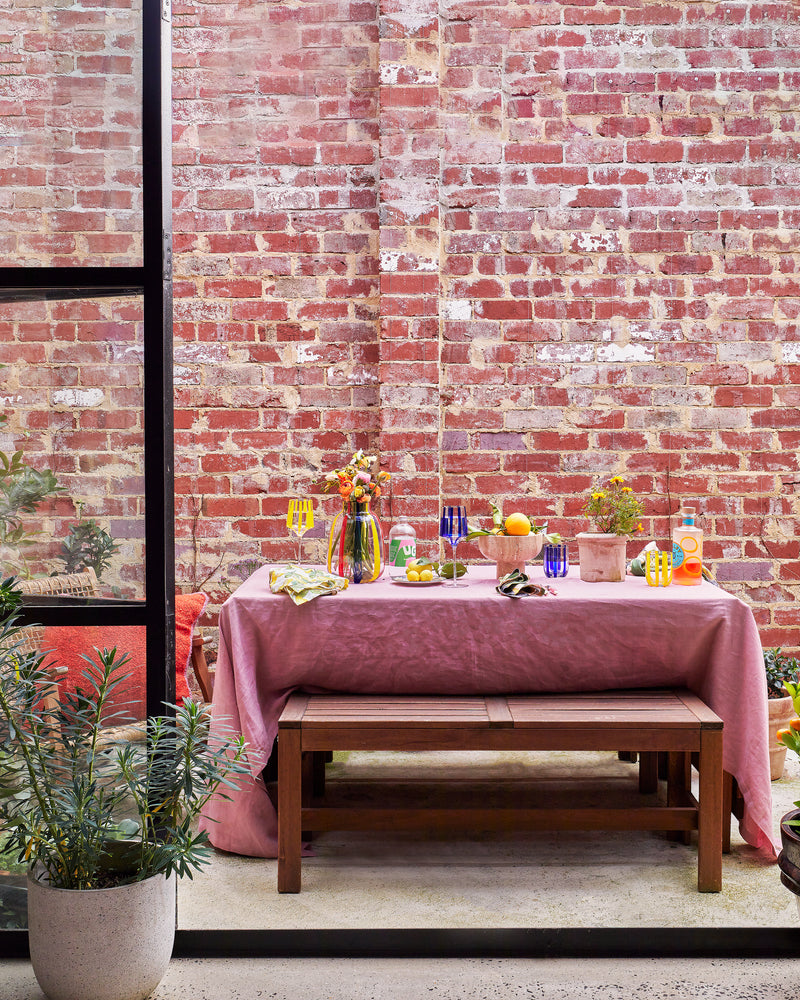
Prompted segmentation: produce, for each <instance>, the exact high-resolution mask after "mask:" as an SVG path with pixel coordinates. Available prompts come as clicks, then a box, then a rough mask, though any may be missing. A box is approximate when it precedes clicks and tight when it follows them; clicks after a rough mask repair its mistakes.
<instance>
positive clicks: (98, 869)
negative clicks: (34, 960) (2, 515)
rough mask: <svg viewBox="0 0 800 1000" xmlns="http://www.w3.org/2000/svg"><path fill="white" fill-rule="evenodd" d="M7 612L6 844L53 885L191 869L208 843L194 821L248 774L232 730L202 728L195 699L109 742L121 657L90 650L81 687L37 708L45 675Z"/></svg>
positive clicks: (3, 714)
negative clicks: (130, 737) (143, 729)
mask: <svg viewBox="0 0 800 1000" xmlns="http://www.w3.org/2000/svg"><path fill="white" fill-rule="evenodd" d="M20 631H21V629H20V627H19V626H18V625H17V624H16V622H15V619H14V618H13V617H12V618H9V619H6V620H5V621H3V622H2V623H0V825H2V827H3V829H4V831H5V833H6V836H7V840H6V848H8V847H9V846H11V847H13V848H14V850H15V851H16V852H17V858H18V860H19V861H24V862H25V863H26V864H27V865H28V866H30V867H31V868H32V869H36V870H37V871H42V870H43V871H44V873H45V875H46V877H47V879H48V880H49V882H50V885H52V886H54V887H56V888H61V889H96V888H105V887H108V886H112V885H123V884H126V883H129V882H136V881H141V880H143V879H145V878H148V877H150V876H152V875H156V874H159V873H162V874H164V875H169V874H171V873H172V872H176V873H177V874H178V875H179V876H184V875H186V876H189V877H191V875H192V871H193V870H197V869H199V868H201V867H202V866H203V865H204V864H206V863H207V861H208V858H209V855H210V848H209V845H208V835H207V834H206V833H205V831H202V832H197V830H196V822H195V821H196V819H197V817H198V816H199V814H200V812H201V810H202V809H203V807H204V806H205V804H206V803H207V802H208V800H209V799H210V798H211V796H212V795H214V794H215V793H219V794H225V793H224V790H223V789H224V786H232V785H233V784H234V783H235V781H236V778H237V776H238V775H242V774H244V773H246V771H247V766H246V755H245V745H244V743H243V741H242V738H241V737H240V736H239V737H229V736H227V735H225V734H220V733H218V732H215V733H213V734H212V733H211V732H210V716H209V713H208V712H207V710H206V709H204V708H203V706H201V705H199V704H196V703H193V702H187V704H186V705H184V706H183V707H177V706H173V708H174V709H175V714H174V717H173V716H159V717H155V718H150V719H149V720H148V722H147V735H146V740H145V741H144V742H143V743H141V744H136V743H129V742H127V741H123V740H122V739H121V738H118V739H117V740H116V741H114V740H113V739H109V736H108V733H109V730H108V729H107V728H106V726H107V725H108V724H109V723H113V722H114V715H113V712H111V714H109V713H110V701H111V695H112V693H113V692H114V690H115V689H116V688H117V687H118V685H119V684H120V683H122V681H124V680H125V677H126V674H125V672H124V666H125V663H126V662H127V659H128V658H127V656H119V655H118V654H117V650H116V649H112V650H107V649H103V650H97V649H95V651H94V653H95V657H94V659H92V658H90V657H88V656H87V657H85V659H86V662H87V668H86V670H85V671H84V673H83V675H82V678H83V687H82V689H81V690H79V691H78V692H77V693H75V694H69V693H63V694H62V697H61V698H60V700H58V701H57V704H56V707H55V708H53V709H45V708H43V705H44V703H45V700H46V698H47V695H48V694H50V693H52V689H53V685H54V683H55V682H54V680H53V675H52V673H51V671H50V670H49V669H45V668H44V667H43V657H42V656H40V655H38V654H36V653H30V654H28V653H23V652H21V651H20V645H19V633H20Z"/></svg>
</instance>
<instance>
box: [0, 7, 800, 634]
mask: <svg viewBox="0 0 800 1000" xmlns="http://www.w3.org/2000/svg"><path fill="white" fill-rule="evenodd" d="M14 10H15V11H16V10H24V11H25V15H24V16H25V22H24V24H22V26H21V27H20V28H19V30H18V31H17V30H14V31H12V30H11V28H10V27H9V28H8V30H7V31H6V32H5V34H2V35H1V36H0V60H1V61H2V64H3V66H4V67H5V68H6V70H8V75H7V80H8V81H9V88H10V89H8V91H7V93H4V94H3V95H1V96H0V101H2V102H3V103H2V105H1V106H0V122H2V126H3V129H4V132H3V134H4V136H6V137H7V138H8V137H9V136H12V137H13V136H15V135H18V134H19V135H22V134H30V135H32V136H34V137H35V141H33V140H32V141H30V142H25V143H23V142H6V143H4V144H3V145H2V147H0V149H1V150H2V151H1V152H0V170H2V171H4V173H2V174H1V175H0V176H2V178H3V184H2V186H0V213H2V222H3V225H2V232H0V245H2V247H3V253H4V256H5V259H6V260H7V261H8V262H11V263H24V262H26V261H30V260H31V259H35V260H37V261H40V262H42V263H45V264H46V263H60V262H63V260H64V259H65V258H66V259H71V260H74V261H75V262H87V261H91V262H100V261H106V262H116V263H130V262H136V261H137V259H138V256H137V255H138V253H139V242H140V241H139V236H138V232H139V227H138V225H137V220H138V215H137V211H138V203H137V197H136V195H135V188H136V182H135V178H136V176H137V173H136V171H137V169H138V151H137V145H136V143H135V142H134V141H131V136H132V134H134V133H135V129H136V119H135V116H134V117H131V115H132V114H133V112H132V111H131V108H132V107H134V106H135V100H134V101H131V94H133V96H134V97H135V90H134V91H131V89H130V87H129V83H130V77H131V76H133V77H135V75H136V72H137V68H136V61H135V59H133V60H131V59H130V58H129V57H130V56H131V54H132V52H133V50H135V45H134V46H133V49H132V48H131V44H130V43H131V39H132V38H134V39H135V30H133V29H132V28H131V24H132V23H133V22H135V18H136V15H135V13H134V12H132V11H130V10H123V11H122V12H121V13H120V14H119V15H118V16H117V19H116V20H115V21H114V23H113V24H112V23H111V22H108V21H107V20H105V19H101V18H100V15H99V13H98V12H96V11H91V12H90V11H89V9H86V10H83V9H82V8H78V7H77V6H74V7H70V8H69V9H68V10H66V11H60V12H53V11H51V12H49V14H48V13H47V12H42V11H41V10H40V9H39V8H36V7H34V6H30V5H29V6H27V7H24V6H23V5H20V4H17V5H16V6H15V8H14ZM173 12H174V161H175V171H174V177H175V202H174V206H175V214H174V227H175V245H176V255H175V336H176V351H175V355H176V372H175V374H176V466H177V476H176V492H177V497H176V507H177V515H178V519H177V532H178V572H179V580H180V582H181V585H182V586H183V587H184V588H190V587H194V586H198V585H204V586H205V588H206V589H208V590H210V591H211V592H212V593H213V599H214V604H215V605H216V604H218V603H219V602H220V601H221V600H222V599H224V597H225V595H226V589H227V588H230V587H232V586H234V585H235V584H236V582H237V578H239V577H240V574H241V572H243V571H244V570H243V569H241V567H240V568H237V566H236V564H237V563H246V562H247V561H248V560H249V559H253V560H257V561H259V560H263V559H265V558H267V559H283V558H286V557H287V556H289V555H290V554H291V552H292V551H293V548H292V545H291V543H290V542H289V540H288V539H287V538H286V537H285V526H284V514H285V506H286V501H287V498H288V497H289V496H291V495H292V494H303V495H304V494H306V493H308V492H309V491H312V492H314V491H317V490H318V486H317V485H315V484H317V483H318V480H319V478H320V477H321V476H322V475H323V474H324V473H325V472H326V471H328V470H330V469H331V468H333V467H334V466H336V465H338V464H339V463H340V462H341V461H342V460H343V459H345V458H346V457H348V455H349V453H350V452H351V451H352V450H354V449H355V448H357V447H364V448H367V449H368V450H370V451H374V452H375V453H376V454H379V455H380V459H381V462H382V464H383V466H384V467H385V468H387V469H389V470H390V471H392V472H393V475H394V479H393V492H392V495H391V497H390V498H389V499H390V503H389V504H388V505H386V506H385V508H384V513H390V512H391V510H394V511H395V512H396V511H398V510H401V509H402V510H403V511H404V512H405V513H408V514H409V515H410V516H411V517H412V520H413V521H414V522H415V523H416V525H417V527H418V530H419V532H420V535H421V536H422V538H423V539H424V540H425V542H424V544H425V545H427V546H428V547H429V548H430V549H432V548H433V547H434V546H435V544H436V542H435V536H436V509H437V508H438V506H439V504H440V502H441V501H442V500H443V499H450V498H457V497H458V498H461V497H463V498H464V499H466V501H467V502H468V504H469V507H470V510H471V513H472V515H473V516H474V517H479V516H481V515H484V514H488V502H487V501H488V498H490V497H491V498H496V499H498V501H500V502H501V504H502V506H503V507H504V509H505V510H506V512H508V511H509V510H511V509H515V508H519V509H522V510H525V511H526V512H528V513H530V514H531V515H533V516H535V517H537V518H539V519H545V518H547V519H548V520H549V522H550V525H551V527H552V528H553V529H556V530H559V531H561V532H562V533H563V534H564V535H565V536H567V537H570V538H571V537H574V535H575V534H576V533H577V532H578V531H579V530H581V529H582V528H583V527H584V522H583V520H582V518H581V517H580V508H581V506H582V503H583V498H584V497H585V495H586V492H587V490H588V489H589V487H590V486H591V485H592V484H593V483H594V482H595V480H596V478H597V477H598V476H600V475H604V474H612V473H621V474H623V475H626V476H627V477H628V480H629V482H630V484H631V485H632V486H633V487H634V488H635V489H636V490H637V492H639V493H641V494H642V495H643V496H644V498H645V503H646V507H647V512H648V516H647V518H646V522H645V527H646V535H647V536H648V537H650V536H653V537H656V538H657V539H658V540H659V541H661V542H662V543H664V542H666V540H667V538H668V533H669V527H670V524H671V521H672V520H673V519H674V514H675V512H676V510H677V508H678V505H679V503H680V501H681V500H692V501H694V502H696V504H697V506H698V507H699V509H700V511H701V515H702V522H703V526H704V528H705V531H706V537H707V542H706V556H707V561H709V562H710V564H711V567H712V569H713V570H714V571H715V572H716V574H717V576H718V578H719V579H720V580H721V581H722V582H724V584H725V585H726V586H728V587H730V588H731V589H733V590H734V591H735V592H736V593H739V594H741V595H742V596H743V597H745V598H746V599H747V600H749V601H750V602H751V604H752V606H753V607H754V609H755V611H756V615H757V618H758V622H759V625H760V627H761V630H762V638H763V640H764V643H765V645H777V644H782V645H784V646H785V647H789V648H794V649H798V648H800V635H799V634H798V633H800V622H798V616H797V612H796V604H795V599H796V596H797V590H798V578H799V575H800V540H798V537H797V525H798V517H799V516H800V492H799V489H800V469H798V462H797V452H798V444H800V378H799V377H798V376H800V333H798V326H797V317H798V314H799V313H800V279H798V277H797V273H798V263H800V238H798V235H797V233H798V229H800V226H798V221H800V183H798V181H799V180H800V177H799V176H798V168H797V166H796V160H797V152H798V150H799V149H800V136H798V132H799V131H800V118H798V116H799V115H800V55H798V53H800V8H799V7H798V4H797V3H796V2H795V0H783V2H774V3H756V2H748V3H733V2H732V3H695V2H686V0H683V2H675V3H669V4H668V3H658V2H654V0H638V2H637V0H631V2H627V3H622V2H615V0H608V2H599V0H598V2H591V0H589V2H578V3H569V2H566V0H548V2H539V3H533V2H524V0H520V2H516V3H514V2H510V0H509V2H494V3H492V2H486V0H480V2H479V0H470V2H454V0H379V2H370V0H353V2H347V0H263V2H258V0H241V2H238V3H230V2H216V3H215V2H203V3H200V2H198V0H190V2H185V3H180V2H179V3H176V4H175V5H174V7H173ZM48 17H49V18H50V20H49V21H48ZM53 18H55V19H56V20H52V19H53ZM6 27H7V25H6V22H5V21H3V28H4V29H5V28H6ZM51 36H52V37H51ZM43 53H44V54H43ZM53 53H57V56H54V55H53ZM54 60H55V61H54ZM54 66H57V67H58V68H59V72H63V73H68V74H70V76H69V77H68V78H65V80H64V81H62V82H60V83H58V84H57V85H56V84H54V82H53V81H52V80H49V79H48V74H49V75H50V76H51V77H52V76H53V74H54V72H55V70H54ZM54 87H55V89H54ZM56 98H58V100H57V101H56ZM75 98H77V100H76V99H75ZM70 99H71V100H70ZM54 105H55V108H54ZM42 123H44V124H45V125H46V130H45V131H44V132H43V131H41V130H40V131H37V128H38V126H40V125H41V124H42ZM78 167H80V169H79V170H78V169H77V168H78ZM65 170H67V171H68V173H65ZM131 191H133V192H134V193H133V194H131ZM104 192H106V193H104ZM84 308H88V309H89V310H90V312H91V311H92V309H95V310H97V309H99V307H89V306H86V305H85V304H84ZM118 308H119V307H118V306H117V307H114V308H112V307H111V306H110V305H109V307H108V309H106V310H105V311H103V310H99V312H98V318H97V322H98V323H99V324H100V325H101V327H102V324H108V330H109V331H111V332H110V333H108V334H106V336H105V340H101V341H100V343H102V344H103V345H104V348H105V349H104V350H103V351H100V352H99V355H100V356H101V358H102V361H103V363H104V364H106V365H107V370H108V372H109V373H116V374H114V376H113V378H114V379H122V378H125V379H132V380H133V381H132V382H130V383H129V385H130V386H131V388H132V390H135V391H138V389H137V387H136V376H135V373H131V372H129V370H128V369H127V368H125V369H124V370H123V369H122V368H121V367H120V368H119V370H117V369H118V366H122V365H123V362H124V363H125V364H127V363H128V362H129V361H130V359H131V358H134V359H135V358H136V343H137V336H138V335H137V332H136V322H135V319H129V318H128V317H126V316H124V315H123V316H122V320H123V324H122V325H119V323H118V320H119V318H120V317H119V316H117V314H116V313H115V312H114V309H118ZM71 309H72V311H71V312H69V311H67V312H64V311H59V309H56V308H54V307H46V308H45V307H41V308H39V309H38V311H36V310H33V311H30V310H27V311H25V312H17V313H14V314H13V315H12V314H9V313H7V312H6V313H4V315H3V317H2V320H3V321H4V324H5V325H4V327H3V329H4V331H6V333H7V342H6V345H5V353H4V354H3V356H2V359H0V360H3V361H7V362H10V363H11V367H10V368H9V369H6V371H5V372H4V381H5V383H6V387H7V388H6V392H5V396H4V407H3V408H4V411H6V412H8V410H9V408H11V409H13V421H12V425H11V433H6V432H4V436H3V446H4V448H6V449H7V448H10V447H13V446H14V445H16V444H18V443H20V441H21V440H22V439H21V434H22V433H23V432H25V431H27V432H30V434H31V436H30V437H29V439H28V444H29V445H30V447H31V448H32V449H33V451H34V453H35V454H40V455H41V456H42V457H43V458H44V457H47V455H48V454H50V455H53V456H55V457H56V459H57V461H58V462H62V463H63V462H68V461H69V460H70V458H71V457H74V453H76V452H77V451H78V450H79V449H81V447H82V443H83V444H87V443H88V444H90V445H91V447H92V449H94V450H96V451H97V453H98V455H99V458H98V460H97V461H95V460H94V458H92V457H91V455H90V456H89V457H88V458H87V459H86V460H85V463H89V466H91V469H92V474H93V476H94V477H95V478H94V479H92V480H91V481H86V482H90V484H91V489H92V493H93V494H94V493H95V492H97V489H98V488H99V484H101V482H102V479H103V476H104V475H105V480H106V482H107V483H108V484H109V486H110V487H111V485H112V484H113V479H114V475H115V474H116V472H118V471H119V470H116V471H114V470H113V469H112V470H111V471H108V469H107V467H106V466H105V465H104V459H103V457H102V456H103V455H104V454H106V455H112V454H113V451H114V450H116V452H117V453H119V452H120V450H123V449H124V448H125V444H124V438H123V436H122V434H121V433H119V431H118V430H117V431H115V432H114V433H112V430H111V429H110V424H109V421H111V422H112V423H113V421H114V420H117V419H119V417H118V414H119V411H120V405H119V402H118V401H119V399H120V398H122V397H121V395H120V393H121V387H118V388H116V389H115V390H114V392H112V391H111V390H110V389H109V388H108V386H104V387H103V388H104V392H103V393H102V394H101V398H99V400H97V401H94V402H93V401H92V400H94V399H95V396H91V397H90V396H86V395H85V394H84V395H82V396H80V397H79V396H77V395H76V396H75V397H74V398H75V400H76V401H77V400H78V399H80V400H81V401H82V402H76V405H75V406H70V405H69V400H68V399H67V397H63V398H62V397H59V398H60V399H61V403H60V404H59V406H58V407H54V406H53V401H52V399H51V398H50V397H51V396H52V390H53V386H56V385H57V386H58V388H59V390H61V389H63V388H65V387H66V388H72V389H74V390H75V391H83V390H84V389H94V388H96V387H97V385H96V379H97V369H96V368H95V370H94V371H90V370H89V368H88V367H87V368H86V369H84V368H83V366H82V365H80V364H78V363H77V362H78V360H79V359H78V358H77V356H76V352H75V351H74V350H71V349H70V344H74V343H77V342H79V339H78V338H79V337H80V333H79V332H77V331H78V330H79V329H83V327H82V325H81V322H80V321H81V313H80V309H79V308H78V306H73V307H71ZM109 310H111V311H109ZM64 317H66V318H67V320H68V322H67V324H64V322H63V319H64ZM76 322H77V323H78V326H72V325H70V324H73V323H76ZM125 323H129V324H130V325H129V328H128V327H125ZM23 326H24V329H23ZM99 328H100V327H98V329H99ZM94 336H95V334H94V333H91V334H90V335H89V340H90V341H91V340H92V339H93V338H94ZM20 344H22V347H21V348H20V347H19V345H20ZM18 348H19V350H18V353H17V354H16V355H15V353H14V352H15V350H17V349H18ZM65 360H68V361H69V365H65ZM31 361H33V362H34V363H35V364H36V365H37V371H36V373H34V374H35V377H36V379H37V380H38V381H37V387H36V388H34V387H33V385H32V384H31V383H30V381H28V382H26V376H24V373H21V371H20V365H21V366H22V367H24V366H25V365H27V364H30V363H31ZM63 378H66V380H67V381H66V385H62V382H61V381H59V380H60V379H63ZM93 380H94V381H93ZM108 381H109V384H110V385H113V379H111V378H109V380H108ZM49 383H52V385H50V387H49V388H48V384H49ZM134 395H135V392H132V393H131V394H130V398H131V399H132V398H133V396H134ZM126 406H127V403H126ZM133 419H134V421H135V420H136V418H135V417H133ZM56 432H57V433H56ZM81 434H83V435H84V437H83V438H82V437H81ZM131 434H132V436H129V438H128V440H129V441H134V442H136V441H139V440H140V426H139V425H138V424H137V423H136V422H134V424H133V425H132V432H131ZM93 442H96V447H95V444H94V443H93ZM84 450H85V449H84ZM71 453H72V454H71ZM132 454H136V448H135V447H134V448H133V450H132ZM104 469H106V471H105V472H103V470H104ZM131 471H132V472H133V469H132V470H131ZM82 474H85V473H84V469H82V468H78V467H76V469H75V471H74V474H73V473H72V472H70V475H71V476H73V479H71V481H70V485H71V486H74V488H75V489H76V490H78V489H79V488H80V485H81V475H82ZM119 482H121V479H120V478H119V477H118V480H117V484H116V490H117V492H116V493H115V494H113V495H114V496H118V495H119V496H120V499H119V501H116V500H115V502H114V503H113V504H112V505H111V506H110V507H109V515H111V514H115V513H116V512H118V513H119V518H118V519H117V520H116V521H115V525H114V526H115V528H116V531H115V534H117V535H119V534H120V532H122V533H123V534H124V535H125V537H126V539H128V541H126V545H127V546H128V549H127V557H126V558H127V563H128V565H130V566H138V567H139V568H140V566H141V555H142V553H141V551H140V549H139V548H137V545H138V543H137V542H136V540H135V538H136V531H137V530H138V529H137V527H136V525H137V524H138V525H140V517H141V506H140V501H139V500H132V499H128V500H125V496H126V494H125V491H124V490H120V488H119ZM126 485H127V486H129V487H130V486H132V487H133V488H132V489H131V490H129V494H128V495H129V496H133V495H134V494H135V493H136V489H135V476H134V478H133V479H131V480H129V481H128V483H127V484H126ZM123 501H124V502H123ZM126 503H127V504H128V507H127V508H126ZM387 508H388V509H387ZM318 509H319V511H320V512H321V513H322V514H323V515H327V516H328V517H330V516H332V514H333V513H334V511H335V509H336V500H335V498H332V497H320V498H319V501H318ZM101 513H102V512H101ZM671 515H672V518H671ZM55 516H56V517H58V516H60V514H59V512H58V511H56V512H55ZM323 537H324V524H323V523H322V521H320V524H319V527H318V529H317V530H316V532H315V537H312V538H311V539H308V538H307V540H306V541H305V543H304V545H305V549H306V552H307V554H308V555H309V556H312V555H314V556H316V557H317V558H320V557H321V555H322V546H323ZM638 544H639V543H638V542H632V543H631V552H633V551H634V550H635V549H636V548H637V546H638ZM464 554H465V555H468V556H469V555H472V556H474V557H477V555H478V553H477V550H473V551H472V552H470V550H468V549H466V547H465V552H464ZM136 571H138V570H136Z"/></svg>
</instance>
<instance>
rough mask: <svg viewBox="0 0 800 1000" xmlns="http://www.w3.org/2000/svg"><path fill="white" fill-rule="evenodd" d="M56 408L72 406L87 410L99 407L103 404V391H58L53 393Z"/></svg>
mask: <svg viewBox="0 0 800 1000" xmlns="http://www.w3.org/2000/svg"><path fill="white" fill-rule="evenodd" d="M53 402H54V403H55V404H56V406H70V407H73V408H75V409H85V408H86V407H87V406H99V405H100V403H102V402H103V390H102V389H56V391H55V392H54V393H53Z"/></svg>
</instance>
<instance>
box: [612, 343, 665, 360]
mask: <svg viewBox="0 0 800 1000" xmlns="http://www.w3.org/2000/svg"><path fill="white" fill-rule="evenodd" d="M655 356H656V349H655V347H646V346H645V345H644V344H609V345H608V346H607V347H598V349H597V360H598V361H612V362H613V361H622V362H629V361H654V360H655Z"/></svg>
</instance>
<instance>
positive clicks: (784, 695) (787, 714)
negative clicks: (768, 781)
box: [764, 649, 800, 781]
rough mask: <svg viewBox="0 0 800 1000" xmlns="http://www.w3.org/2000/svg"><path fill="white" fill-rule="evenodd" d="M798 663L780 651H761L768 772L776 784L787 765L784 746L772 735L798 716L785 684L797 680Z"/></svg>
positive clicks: (799, 665)
mask: <svg viewBox="0 0 800 1000" xmlns="http://www.w3.org/2000/svg"><path fill="white" fill-rule="evenodd" d="M799 669H800V664H799V663H798V662H797V660H796V659H795V658H794V657H793V656H787V655H786V654H785V653H783V652H782V651H781V650H780V649H765V650H764V672H765V674H766V678H767V712H768V719H767V721H768V725H769V733H770V745H769V771H770V778H772V780H773V781H777V780H778V778H780V777H782V775H783V768H784V764H785V762H786V745H785V744H784V743H782V742H778V741H776V739H775V735H776V733H777V732H778V730H780V729H785V728H786V726H788V725H789V720H790V719H792V718H793V717H794V716H795V715H796V714H797V713H796V711H795V708H794V703H793V701H792V696H791V694H790V693H789V690H788V687H787V685H789V684H793V683H794V682H796V681H797V676H798V670H799Z"/></svg>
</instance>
